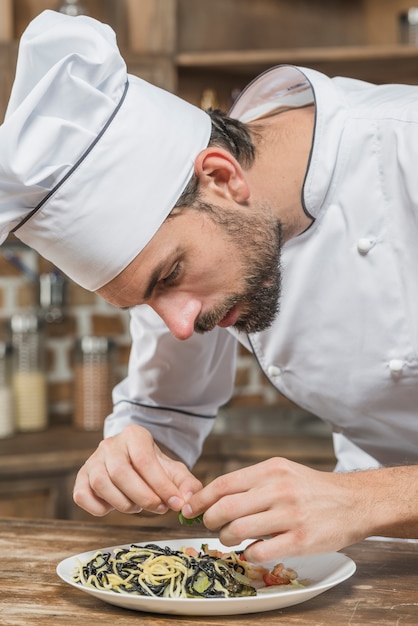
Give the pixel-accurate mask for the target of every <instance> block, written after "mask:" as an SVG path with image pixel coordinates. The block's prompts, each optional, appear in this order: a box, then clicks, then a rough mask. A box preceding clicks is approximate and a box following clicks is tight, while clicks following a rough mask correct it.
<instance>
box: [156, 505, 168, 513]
mask: <svg viewBox="0 0 418 626" xmlns="http://www.w3.org/2000/svg"><path fill="white" fill-rule="evenodd" d="M167 511H168V507H167V506H166V505H165V504H160V505H159V506H158V507H157V509H156V511H155V512H156V513H160V514H162V513H167Z"/></svg>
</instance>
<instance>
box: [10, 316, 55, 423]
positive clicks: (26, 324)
mask: <svg viewBox="0 0 418 626" xmlns="http://www.w3.org/2000/svg"><path fill="white" fill-rule="evenodd" d="M11 330H12V344H13V348H14V350H13V361H14V365H13V378H12V381H13V394H14V402H15V415H16V428H17V430H19V431H22V432H26V431H38V430H43V429H44V428H46V426H47V424H48V407H47V384H46V372H45V337H44V327H43V323H42V321H41V319H40V318H39V317H38V316H37V315H36V314H35V313H19V314H15V315H13V317H12V319H11Z"/></svg>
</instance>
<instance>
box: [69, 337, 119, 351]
mask: <svg viewBox="0 0 418 626" xmlns="http://www.w3.org/2000/svg"><path fill="white" fill-rule="evenodd" d="M76 344H77V348H78V349H79V350H81V352H83V354H106V353H107V352H109V350H110V349H111V348H112V347H113V345H114V342H113V341H112V340H111V339H109V337H97V336H94V335H87V336H86V337H81V339H78V340H77V342H76Z"/></svg>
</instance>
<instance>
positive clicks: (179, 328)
mask: <svg viewBox="0 0 418 626" xmlns="http://www.w3.org/2000/svg"><path fill="white" fill-rule="evenodd" d="M201 306H202V305H201V303H200V302H199V301H198V300H194V299H190V298H188V299H185V300H184V301H179V300H178V299H176V300H171V301H170V299H167V300H166V301H164V302H159V303H158V304H157V305H156V306H155V311H156V313H158V315H159V316H160V317H161V318H162V319H163V321H164V322H165V324H166V326H167V328H168V330H169V331H170V332H171V334H172V335H174V337H176V339H188V338H189V337H191V336H192V335H193V332H194V325H195V321H196V319H197V317H198V315H199V313H200V311H201Z"/></svg>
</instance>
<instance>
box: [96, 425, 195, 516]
mask: <svg viewBox="0 0 418 626" xmlns="http://www.w3.org/2000/svg"><path fill="white" fill-rule="evenodd" d="M112 439H113V441H112ZM100 446H101V447H102V449H103V458H104V463H105V467H106V472H107V474H108V476H109V477H110V480H111V482H112V485H113V486H115V487H116V488H117V489H118V490H119V491H120V492H122V493H123V494H124V495H125V496H126V497H127V498H128V499H129V500H130V501H131V502H134V503H136V504H137V505H139V506H141V507H142V508H143V509H145V510H147V511H150V512H153V513H164V512H166V511H167V507H169V508H171V509H173V510H180V509H181V507H182V505H183V502H184V499H183V497H182V494H181V493H180V490H179V488H178V487H177V485H176V484H175V482H174V481H173V479H172V475H173V473H174V470H171V471H170V468H173V467H175V468H177V466H178V465H179V464H180V463H179V462H178V461H174V460H171V459H168V458H167V457H166V456H165V455H164V454H163V453H162V452H161V451H160V450H159V448H158V446H157V445H156V444H155V442H154V440H153V438H152V435H151V434H150V433H149V432H148V431H147V430H146V429H144V428H142V427H140V426H138V425H130V426H127V427H126V428H125V429H124V431H123V432H122V433H120V435H117V436H116V437H114V438H110V440H109V439H105V440H104V441H102V442H101V444H100ZM100 446H99V447H100ZM163 458H164V459H165V466H163V465H162V463H161V461H162V459H163ZM97 479H98V477H97V476H96V480H97ZM106 487H107V488H108V487H109V485H106ZM99 495H100V496H101V497H103V494H102V493H99ZM105 499H106V500H107V499H108V498H107V497H105ZM117 508H118V510H121V509H120V506H118V507H117Z"/></svg>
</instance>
